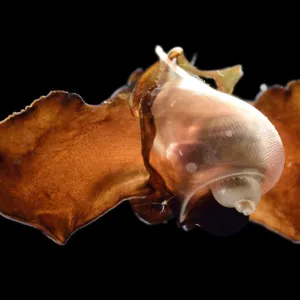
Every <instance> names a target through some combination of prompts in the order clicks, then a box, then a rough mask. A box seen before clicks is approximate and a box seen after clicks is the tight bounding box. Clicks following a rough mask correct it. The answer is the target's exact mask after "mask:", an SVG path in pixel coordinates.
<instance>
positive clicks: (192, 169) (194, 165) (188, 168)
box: [186, 162, 197, 173]
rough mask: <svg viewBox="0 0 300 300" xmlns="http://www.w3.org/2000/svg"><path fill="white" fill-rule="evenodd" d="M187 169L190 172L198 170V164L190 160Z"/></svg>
mask: <svg viewBox="0 0 300 300" xmlns="http://www.w3.org/2000/svg"><path fill="white" fill-rule="evenodd" d="M186 170H187V171H188V172H189V173H194V172H196V170H197V166H196V164H195V163H193V162H190V163H188V164H187V165H186Z"/></svg>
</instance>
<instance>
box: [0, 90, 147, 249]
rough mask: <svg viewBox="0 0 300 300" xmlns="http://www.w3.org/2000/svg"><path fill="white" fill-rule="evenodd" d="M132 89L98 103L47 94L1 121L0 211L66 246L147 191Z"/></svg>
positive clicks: (56, 94) (75, 97) (57, 92)
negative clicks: (88, 226) (101, 218)
mask: <svg viewBox="0 0 300 300" xmlns="http://www.w3.org/2000/svg"><path fill="white" fill-rule="evenodd" d="M128 97H129V93H126V92H124V93H119V94H117V95H116V96H115V98H114V99H112V100H109V101H106V102H104V103H102V104H100V105H88V104H86V103H85V102H84V101H83V100H82V99H81V98H80V97H79V96H78V95H76V94H70V93H67V92H62V91H56V92H51V93H50V94H49V95H48V96H46V97H42V98H40V99H39V100H36V101H34V102H33V103H32V105H30V106H29V107H27V108H26V109H25V110H23V111H22V112H21V113H18V114H13V115H12V116H10V117H8V118H7V119H6V120H4V121H2V122H1V123H0V212H1V214H3V215H4V216H6V217H8V218H11V219H13V220H15V221H19V222H22V223H25V224H27V225H30V226H33V227H35V228H38V229H40V230H41V231H42V232H44V233H45V234H46V235H47V236H48V237H50V238H51V239H53V240H54V241H55V242H56V243H59V244H64V243H66V241H67V239H68V238H69V237H70V235H71V234H72V233H74V232H75V231H76V230H77V229H79V228H81V227H82V226H84V225H86V224H88V223H90V222H92V221H93V220H95V219H96V218H98V217H99V216H101V215H103V214H104V213H105V212H107V211H109V210H110V209H112V208H113V207H115V206H116V205H117V204H118V203H120V202H121V201H123V200H125V199H132V198H134V197H136V196H139V197H143V196H145V195H148V194H149V192H150V190H149V188H148V187H147V182H148V177H149V175H148V173H147V171H146V169H145V167H144V162H143V158H142V155H141V138H140V124H139V120H138V119H137V118H134V117H133V116H132V115H131V114H130V110H129V105H128Z"/></svg>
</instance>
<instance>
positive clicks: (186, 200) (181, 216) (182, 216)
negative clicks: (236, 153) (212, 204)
mask: <svg viewBox="0 0 300 300" xmlns="http://www.w3.org/2000/svg"><path fill="white" fill-rule="evenodd" d="M247 175H248V176H249V175H250V176H254V177H258V178H265V176H264V175H263V174H262V173H259V172H257V171H256V172H255V171H246V172H245V171H243V172H234V173H230V174H226V175H223V176H220V177H218V178H216V179H212V180H210V181H208V182H206V183H204V184H202V185H200V186H198V187H197V188H195V189H193V190H192V191H190V192H189V193H188V194H187V195H185V196H184V200H183V203H182V205H181V208H180V213H179V223H182V222H184V219H185V211H186V208H187V206H188V203H189V201H190V199H191V198H192V197H193V195H194V194H195V193H196V192H197V191H198V190H200V189H202V188H204V187H206V186H208V185H210V184H212V183H214V182H216V181H219V180H223V179H226V178H230V177H236V176H247ZM215 201H216V200H215Z"/></svg>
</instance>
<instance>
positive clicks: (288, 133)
mask: <svg viewBox="0 0 300 300" xmlns="http://www.w3.org/2000/svg"><path fill="white" fill-rule="evenodd" d="M254 105H255V107H256V108H257V109H259V110H260V111H261V112H262V113H263V114H264V115H266V116H267V117H268V118H269V120H270V121H271V122H272V123H273V125H274V126H275V128H276V129H277V130H278V132H279V134H280V136H281V139H282V141H283V145H284V150H285V156H286V161H285V166H284V170H283V174H282V176H281V178H280V180H279V182H278V183H277V184H276V185H275V187H274V188H273V189H272V190H271V191H269V192H268V193H267V194H266V195H265V196H264V197H263V198H262V199H261V201H260V203H259V205H258V206H257V209H256V211H255V212H254V213H253V214H252V215H251V216H250V220H252V221H253V222H256V223H259V224H262V225H264V226H265V227H266V228H268V229H270V230H273V231H275V232H277V233H278V234H280V235H282V236H284V237H286V238H288V239H290V240H292V241H296V242H300V80H297V81H292V82H290V83H289V84H288V85H287V86H286V87H281V86H273V87H270V88H269V89H268V90H266V91H264V92H262V93H260V94H259V95H258V97H257V99H256V101H255V103H254Z"/></svg>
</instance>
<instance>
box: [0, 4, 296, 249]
mask: <svg viewBox="0 0 300 300" xmlns="http://www.w3.org/2000/svg"><path fill="white" fill-rule="evenodd" d="M115 5H116V7H115V8H114V9H113V10H111V9H110V10H107V9H106V7H102V6H101V5H100V7H95V8H90V9H88V10H83V9H81V7H77V9H76V11H74V10H73V9H74V7H73V6H74V5H72V6H70V7H67V8H64V9H62V8H61V7H59V6H55V5H54V4H53V5H52V6H50V5H49V6H48V7H44V8H43V9H42V10H41V11H39V12H38V11H37V7H35V8H33V9H32V11H31V14H30V15H29V14H28V13H27V12H26V13H24V11H22V8H20V7H18V11H16V10H13V11H10V15H9V17H7V19H5V20H4V21H3V26H2V29H1V33H2V35H1V48H2V57H1V65H2V67H1V69H2V70H1V72H2V76H3V77H2V79H1V99H0V101H1V110H0V117H1V119H4V118H5V117H7V116H8V115H9V114H11V113H12V112H14V111H20V110H21V109H23V108H24V107H25V106H26V105H29V104H30V103H31V102H32V101H33V100H35V99H37V98H39V97H40V96H42V95H47V94H48V93H49V92H50V91H51V90H57V89H59V90H65V91H69V92H74V93H78V94H79V95H81V96H82V97H83V99H84V100H85V101H86V102H88V103H91V104H96V103H100V102H101V101H103V100H105V99H107V98H108V97H109V96H110V95H111V94H112V93H113V92H114V91H115V90H116V89H117V88H119V87H120V86H122V85H123V84H124V83H126V80H127V77H128V76H129V75H130V73H131V72H132V71H133V70H135V69H136V68H139V67H141V68H146V67H148V66H150V65H151V64H152V63H153V62H155V61H156V59H157V57H156V55H155V53H154V48H155V46H156V45H161V46H162V47H163V48H164V50H166V51H168V50H170V49H171V48H173V47H175V46H181V47H182V48H183V49H184V51H185V54H186V56H187V57H188V58H191V57H192V55H193V54H194V53H195V52H197V53H198V59H197V63H196V65H197V66H198V67H199V68H200V69H216V68H223V67H227V66H231V65H234V64H242V66H243V70H244V76H243V78H242V79H241V81H240V82H239V83H238V85H237V87H236V89H235V94H236V95H237V96H239V97H242V98H244V99H249V100H251V99H253V98H254V97H255V96H256V95H257V93H258V92H259V88H260V85H261V84H262V83H265V84H267V85H273V84H281V85H285V84H286V83H288V82H289V81H290V80H293V79H298V78H300V71H299V70H300V68H299V67H300V64H299V50H297V49H299V47H298V42H297V40H296V35H297V32H298V29H297V28H298V27H297V26H298V25H296V19H295V18H293V17H292V15H291V13H292V8H289V9H290V10H288V11H287V12H285V11H281V10H278V11H271V9H270V8H268V9H267V10H266V11H262V10H261V7H260V6H257V7H252V10H251V9H250V7H247V5H245V7H235V8H233V11H231V13H227V12H225V10H223V9H222V8H221V7H219V6H218V7H217V6H216V7H204V6H201V8H197V6H195V5H191V6H189V7H184V6H183V4H182V7H181V6H177V5H172V6H173V7H169V8H168V10H166V11H164V12H162V11H161V8H160V6H155V5H154V4H150V3H145V4H141V3H140V4H139V5H138V6H137V7H135V8H132V9H131V8H130V9H129V8H128V7H126V6H124V7H121V5H119V4H115ZM171 8H173V9H171ZM24 9H25V8H24ZM27 9H28V7H27ZM235 10H236V11H235ZM2 13H3V15H5V14H6V13H5V12H4V11H3V12H2ZM283 23H284V25H285V26H283ZM298 33H299V32H298ZM298 38H299V36H298ZM0 239H1V243H2V244H9V245H10V244H17V245H18V247H24V246H25V245H28V244H34V245H43V246H46V247H47V248H49V249H54V248H60V247H61V246H58V245H56V244H54V242H52V241H51V240H49V239H47V238H46V237H45V236H44V235H43V234H42V233H40V232H39V231H38V230H36V229H33V228H30V227H27V226H24V225H21V224H18V223H15V222H12V221H9V220H6V219H4V218H0ZM142 241H143V242H147V243H148V244H149V243H150V244H153V245H160V244H161V243H162V242H165V241H168V242H171V241H172V242H175V243H177V244H178V245H187V247H196V246H198V245H203V244H209V243H214V244H216V243H217V245H221V244H233V243H236V242H240V243H241V242H243V243H251V244H257V245H261V244H269V243H276V245H281V246H292V247H293V246H294V245H293V244H292V243H291V242H289V241H287V240H285V239H283V238H282V237H280V236H279V235H277V234H275V233H273V232H271V231H268V230H267V229H265V228H264V227H262V226H259V225H255V224H249V225H247V227H246V228H245V229H243V230H242V231H241V232H239V233H237V234H235V235H233V236H230V237H226V238H224V237H222V238H220V237H214V236H211V235H209V234H207V233H205V232H203V231H202V230H201V229H196V230H193V231H192V232H184V231H182V230H180V229H179V228H177V226H176V224H175V223H174V222H170V223H169V224H167V225H158V226H148V225H145V224H143V223H141V222H140V221H139V220H138V219H137V218H136V217H135V216H134V214H133V212H132V211H131V208H130V206H129V204H128V203H123V204H121V205H120V206H119V207H117V208H115V209H114V210H112V211H110V212H109V213H108V214H106V215H105V216H103V217H102V218H100V219H98V220H97V221H95V222H94V223H92V224H90V225H88V226H87V227H85V228H83V229H81V230H79V231H77V232H76V233H75V234H74V235H73V236H72V237H71V238H70V240H69V241H68V243H67V245H66V246H62V247H61V248H63V249H70V248H76V247H79V246H82V245H84V246H86V247H89V246H95V245H104V244H105V245H106V247H108V248H109V245H110V244H112V243H119V244H120V245H121V244H122V245H124V243H125V244H126V245H129V244H130V243H137V242H142ZM295 247H296V246H295Z"/></svg>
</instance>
